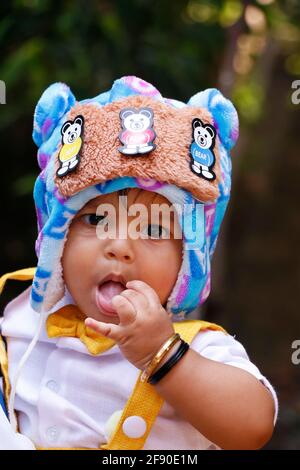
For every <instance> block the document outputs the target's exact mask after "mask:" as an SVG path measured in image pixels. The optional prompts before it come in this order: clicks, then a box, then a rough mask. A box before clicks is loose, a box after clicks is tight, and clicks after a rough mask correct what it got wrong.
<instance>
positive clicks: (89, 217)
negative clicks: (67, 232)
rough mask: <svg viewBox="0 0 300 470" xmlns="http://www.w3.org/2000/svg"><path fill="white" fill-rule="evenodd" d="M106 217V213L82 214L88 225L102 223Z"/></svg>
mask: <svg viewBox="0 0 300 470" xmlns="http://www.w3.org/2000/svg"><path fill="white" fill-rule="evenodd" d="M105 217H106V216H105V215H97V214H85V215H83V216H82V219H83V221H84V222H85V223H86V224H87V225H97V224H99V223H101V222H102V221H103V220H104V219H105Z"/></svg>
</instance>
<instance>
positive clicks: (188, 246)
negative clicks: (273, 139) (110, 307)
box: [31, 76, 238, 320]
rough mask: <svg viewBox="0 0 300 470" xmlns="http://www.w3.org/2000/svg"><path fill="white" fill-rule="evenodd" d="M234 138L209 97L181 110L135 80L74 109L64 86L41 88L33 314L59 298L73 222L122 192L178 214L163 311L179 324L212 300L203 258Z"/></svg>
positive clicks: (224, 109)
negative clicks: (137, 192)
mask: <svg viewBox="0 0 300 470" xmlns="http://www.w3.org/2000/svg"><path fill="white" fill-rule="evenodd" d="M237 137H238V117H237V113H236V110H235V108H234V106H233V105H232V103H231V102H230V101H229V100H227V99H226V98H224V96H223V95H222V94H221V93H220V92H219V91H218V90H216V89H208V90H205V91H203V92H199V93H197V94H196V95H194V96H192V97H191V98H190V99H189V101H188V102H187V104H185V103H182V102H180V101H177V100H174V99H169V98H163V97H162V96H161V94H160V93H159V91H158V90H157V89H156V88H155V87H153V86H152V85H151V84H149V83H147V82H145V81H143V80H141V79H139V78H137V77H134V76H129V77H122V78H120V79H118V80H116V81H115V82H114V83H113V85H112V88H111V89H110V90H109V91H106V92H104V93H101V94H99V95H98V96H96V97H95V98H91V99H86V100H83V101H79V102H78V101H76V99H75V96H74V95H73V93H72V92H71V90H70V88H69V87H68V86H67V85H65V84H63V83H54V84H52V85H51V86H49V87H48V88H47V89H46V90H45V91H44V93H43V94H42V96H41V98H40V99H39V101H38V103H37V106H36V109H35V113H34V129H33V140H34V142H35V143H36V145H37V146H38V162H39V166H40V168H41V172H40V174H39V176H38V177H37V179H36V182H35V187H34V201H35V205H36V212H37V219H38V238H37V241H36V254H37V257H38V264H37V270H36V274H35V277H34V279H33V283H32V290H31V305H32V307H33V309H34V310H35V311H37V312H47V311H49V310H50V309H51V308H52V307H53V306H54V305H55V303H56V302H57V301H58V300H60V299H61V297H62V296H63V295H64V292H65V286H64V281H63V277H62V265H61V257H62V254H63V249H64V244H65V241H66V237H67V234H68V229H69V226H70V223H71V222H72V219H73V217H74V215H75V214H76V213H77V212H78V211H79V210H80V209H81V208H82V207H83V206H84V205H85V204H86V203H87V202H88V201H89V200H90V199H93V198H95V197H97V196H99V195H102V194H108V193H111V192H114V191H118V190H120V189H124V188H142V189H145V190H147V191H154V192H156V193H159V194H161V195H162V196H164V197H166V198H167V199H168V200H169V201H170V202H171V203H172V204H173V205H174V207H175V208H176V210H177V211H178V216H179V217H178V220H179V222H180V225H181V229H182V233H183V252H182V264H181V268H180V271H179V273H178V278H177V280H176V283H175V285H174V287H173V290H172V292H171V293H170V296H169V298H168V301H167V304H166V309H167V311H168V312H171V313H172V314H173V318H175V319H176V320H180V319H183V318H185V317H186V315H188V314H189V313H190V312H191V311H193V310H194V309H195V308H196V307H197V306H198V305H200V304H202V303H203V302H204V301H205V299H206V298H207V297H208V295H209V292H210V262H211V257H212V254H213V252H214V249H215V246H216V241H217V237H218V233H219V229H220V225H221V222H222V219H223V216H224V213H225V210H226V207H227V203H228V200H229V196H230V185H231V159H230V154H229V151H230V149H231V148H232V147H233V145H234V144H235V142H236V140H237ZM196 219H197V224H196V228H197V233H196V237H195V238H194V239H193V240H191V236H190V234H191V232H193V228H194V226H195V220H196Z"/></svg>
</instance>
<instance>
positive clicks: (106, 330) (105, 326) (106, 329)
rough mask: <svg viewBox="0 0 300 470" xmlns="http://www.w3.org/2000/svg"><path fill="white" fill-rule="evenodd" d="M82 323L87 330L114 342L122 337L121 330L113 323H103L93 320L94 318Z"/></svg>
mask: <svg viewBox="0 0 300 470" xmlns="http://www.w3.org/2000/svg"><path fill="white" fill-rule="evenodd" d="M84 323H85V326H87V327H88V328H91V329H92V330H94V331H96V332H97V333H100V334H101V335H103V336H106V337H107V338H110V339H113V340H114V341H118V340H119V339H120V337H121V335H122V328H120V327H119V326H118V325H114V324H113V323H104V322H101V321H97V320H94V318H86V319H85V322H84Z"/></svg>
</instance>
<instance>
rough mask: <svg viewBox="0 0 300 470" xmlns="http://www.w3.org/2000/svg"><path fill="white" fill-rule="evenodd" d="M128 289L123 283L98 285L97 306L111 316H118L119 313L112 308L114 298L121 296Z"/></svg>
mask: <svg viewBox="0 0 300 470" xmlns="http://www.w3.org/2000/svg"><path fill="white" fill-rule="evenodd" d="M125 289H126V287H125V285H124V284H123V283H121V282H116V281H112V280H109V281H105V282H103V283H101V284H99V285H98V287H97V289H96V304H97V307H98V308H99V310H101V311H102V312H103V313H104V314H106V315H110V316H117V315H118V314H117V312H116V310H115V309H114V307H113V306H112V303H111V301H112V298H113V297H114V296H115V295H118V294H120V293H121V292H123V290H125Z"/></svg>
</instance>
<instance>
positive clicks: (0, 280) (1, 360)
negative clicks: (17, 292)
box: [0, 268, 36, 408]
mask: <svg viewBox="0 0 300 470" xmlns="http://www.w3.org/2000/svg"><path fill="white" fill-rule="evenodd" d="M35 271H36V268H25V269H19V270H18V271H13V272H12V273H6V274H4V275H3V276H1V277H0V294H1V293H2V291H3V288H4V286H5V283H6V281H7V280H8V279H15V280H19V281H29V280H31V279H33V277H34V273H35ZM0 367H1V372H2V375H3V394H4V399H5V403H6V407H7V408H8V399H9V394H10V383H9V378H8V362H7V352H6V347H5V343H4V341H3V339H2V337H1V335H0Z"/></svg>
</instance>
